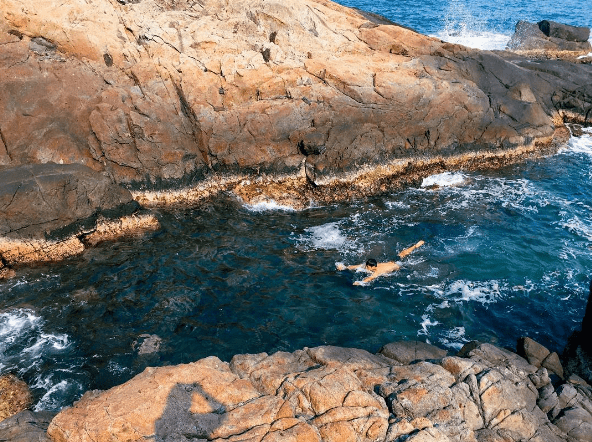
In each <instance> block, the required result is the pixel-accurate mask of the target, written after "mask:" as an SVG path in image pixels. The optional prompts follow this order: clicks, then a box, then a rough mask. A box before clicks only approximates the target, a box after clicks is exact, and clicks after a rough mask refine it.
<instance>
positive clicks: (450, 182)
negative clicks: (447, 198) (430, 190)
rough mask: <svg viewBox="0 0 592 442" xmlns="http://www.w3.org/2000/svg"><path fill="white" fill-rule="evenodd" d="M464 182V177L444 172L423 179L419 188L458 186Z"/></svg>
mask: <svg viewBox="0 0 592 442" xmlns="http://www.w3.org/2000/svg"><path fill="white" fill-rule="evenodd" d="M465 180H466V176H465V175H464V174H462V173H458V172H457V173H451V172H444V173H439V174H436V175H431V176H429V177H426V178H424V179H423V181H422V183H421V187H432V186H438V187H450V186H459V185H461V184H463V183H464V182H465Z"/></svg>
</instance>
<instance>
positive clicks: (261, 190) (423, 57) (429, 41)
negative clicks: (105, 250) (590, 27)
mask: <svg viewBox="0 0 592 442" xmlns="http://www.w3.org/2000/svg"><path fill="white" fill-rule="evenodd" d="M591 85H592V65H589V64H583V63H580V64H576V63H569V62H564V61H561V60H538V61H533V60H528V59H526V58H523V57H521V56H519V55H516V54H511V53H508V52H497V53H493V52H488V51H478V50H472V49H468V48H466V47H463V46H459V45H455V44H450V43H445V42H442V41H440V40H437V39H434V38H430V37H426V36H423V35H420V34H418V33H416V32H414V31H413V30H410V29H407V28H404V27H401V26H397V25H396V24H394V23H391V22H389V21H388V20H386V19H384V18H382V17H379V16H376V15H374V14H370V13H364V12H362V11H357V10H353V9H349V8H346V7H342V6H339V5H337V4H335V3H332V2H331V1H327V0H290V1H279V0H239V1H233V2H227V1H222V0H198V1H194V2H189V1H185V0H179V1H172V0H141V1H130V2H128V1H121V0H120V1H116V0H67V1H66V2H59V3H58V2H56V1H53V0H47V1H43V2H39V1H35V0H0V90H2V97H1V98H0V169H1V170H2V173H3V174H15V173H16V174H18V173H20V172H19V171H21V170H23V169H21V167H27V166H31V165H39V167H40V166H41V165H46V166H44V167H50V168H51V167H53V166H50V164H52V163H53V164H58V165H63V166H67V165H71V166H72V169H70V172H69V173H70V174H71V175H72V177H73V178H72V181H71V182H74V181H77V182H78V183H82V182H88V177H89V176H90V172H89V170H92V171H94V172H95V173H96V182H95V184H96V185H97V186H101V187H102V188H105V186H106V184H105V179H106V178H108V180H109V181H110V183H111V184H110V185H112V186H113V187H112V188H113V189H114V191H113V194H114V195H123V194H124V193H125V191H124V190H123V189H128V190H131V191H133V192H134V194H133V195H134V199H136V200H137V201H139V202H141V203H142V204H145V205H158V204H161V203H164V204H170V203H176V202H181V201H185V200H189V201H195V200H196V199H199V198H201V197H203V195H205V194H209V195H212V194H215V193H216V192H219V191H232V192H234V194H235V195H237V196H238V197H239V198H242V199H243V200H245V201H246V202H250V203H257V202H261V201H260V200H269V199H274V200H275V201H277V202H279V203H281V204H286V205H291V206H293V207H306V206H308V205H310V203H311V201H315V202H329V201H335V200H341V201H347V200H351V198H355V197H360V196H367V195H376V194H378V193H381V192H386V191H388V190H390V189H392V188H393V187H398V186H401V185H409V184H413V183H414V182H417V181H418V180H420V179H421V178H422V177H424V176H427V175H429V174H433V173H439V172H442V171H444V170H458V169H470V170H474V169H477V168H488V167H500V166H502V165H504V164H508V163H510V162H515V161H519V160H520V159H523V158H525V157H529V156H536V155H541V154H546V153H549V152H553V151H554V150H556V149H557V148H558V147H559V145H560V144H561V143H563V142H565V141H566V140H567V139H568V138H569V136H570V134H569V131H568V130H567V128H566V127H565V126H564V123H565V122H574V123H579V124H589V123H591V122H592V112H590V108H591V107H592V89H591V88H592V86H591ZM75 165H77V166H78V167H79V168H78V169H76V170H77V172H74V169H75V167H76V166H75ZM83 166H84V167H87V168H88V169H89V170H86V169H85V171H84V172H83V171H82V170H83V169H82V167H83ZM75 174H79V175H80V176H79V177H77V178H74V175H75ZM105 177H106V178H105ZM22 185H23V186H25V185H28V184H27V182H26V180H25V181H23V184H22ZM117 186H120V187H117ZM70 187H71V186H69V185H64V186H62V195H57V193H56V194H55V195H54V196H55V198H54V199H55V200H56V201H59V205H58V206H59V207H60V211H59V214H53V215H52V212H51V210H49V209H48V207H46V206H47V204H45V203H43V201H41V200H40V198H41V197H45V196H47V195H46V193H44V192H31V193H30V194H29V196H30V197H31V198H30V201H29V203H30V205H29V206H26V205H23V207H22V210H21V213H23V214H25V216H23V219H18V218H14V217H13V218H11V219H8V218H6V217H4V218H3V219H2V220H0V235H2V236H3V237H4V238H7V237H13V236H19V235H21V234H22V238H25V239H27V240H28V239H30V238H40V237H46V236H48V234H47V233H46V232H49V236H53V235H54V232H55V231H57V232H63V231H65V230H67V229H72V228H73V227H72V226H73V225H71V224H68V223H70V222H71V221H72V220H73V219H75V220H78V219H79V217H78V213H79V212H80V211H81V210H82V211H84V210H85V209H84V208H85V207H90V206H89V204H87V202H85V201H81V200H80V198H78V197H73V196H72V195H73V194H72V192H70V190H69V189H70ZM86 187H88V186H86ZM86 187H85V186H83V188H84V189H85V188H86ZM84 189H82V193H81V195H82V194H84V193H85V190H84ZM196 189H197V190H196ZM54 190H55V192H59V191H60V190H59V189H58V188H57V187H56V188H54ZM163 190H164V191H166V192H164V193H162V192H161V191H163ZM175 192H176V193H175ZM208 192H209V193H208ZM21 193H22V192H21ZM8 196H10V195H8ZM91 200H92V198H91ZM22 201H23V204H25V202H26V201H25V200H22ZM8 203H10V201H8V202H6V203H5V204H8ZM110 203H111V201H110V200H109V198H103V199H102V200H101V201H99V208H100V209H101V210H103V209H108V208H109V207H110ZM93 204H94V201H93V202H92V203H91V204H90V205H91V206H92V205H93ZM103 204H106V205H105V206H104V205H103ZM39 208H40V209H41V211H40V212H39V216H38V217H35V214H36V213H37V209H39ZM19 210H20V209H19ZM9 218H10V217H9ZM153 224H155V223H153ZM60 240H62V241H63V240H64V237H62V238H60ZM69 241H70V242H69V243H63V244H60V245H57V246H56V245H55V244H54V245H51V247H52V251H43V252H42V253H41V254H37V255H38V256H37V258H35V256H36V250H38V249H39V248H40V247H41V246H40V245H39V244H37V243H35V244H33V243H27V244H25V248H27V250H28V251H26V252H24V251H19V252H18V253H17V254H20V255H23V256H24V255H27V257H26V258H24V259H20V262H23V261H27V262H30V261H33V260H53V259H56V258H59V257H60V256H68V255H72V254H75V253H78V252H79V251H80V250H81V247H82V246H81V244H80V243H78V242H76V241H77V240H76V238H69ZM93 241H94V240H93ZM54 246H55V247H57V249H60V250H62V249H63V250H64V251H63V252H62V251H57V252H56V251H55V247H54ZM11 261H14V262H18V261H19V258H18V257H16V258H14V259H13V258H12V257H10V258H6V256H4V257H3V258H2V259H1V260H0V262H1V264H0V265H2V266H3V267H2V268H0V277H5V276H6V275H7V274H8V273H9V272H10V269H8V270H7V269H6V268H5V267H6V264H7V263H9V262H11ZM3 268H4V270H3ZM3 275H4V276H3Z"/></svg>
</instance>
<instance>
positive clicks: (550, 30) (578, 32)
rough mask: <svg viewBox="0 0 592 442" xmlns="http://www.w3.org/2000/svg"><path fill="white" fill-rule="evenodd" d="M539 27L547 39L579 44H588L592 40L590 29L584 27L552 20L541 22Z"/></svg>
mask: <svg viewBox="0 0 592 442" xmlns="http://www.w3.org/2000/svg"><path fill="white" fill-rule="evenodd" d="M537 25H538V27H539V29H540V30H541V31H542V32H543V34H545V35H546V36H547V37H555V38H560V39H562V40H567V41H579V42H586V41H588V39H589V38H590V28H587V27H584V26H570V25H566V24H563V23H557V22H554V21H551V20H541V21H540V22H538V23H537Z"/></svg>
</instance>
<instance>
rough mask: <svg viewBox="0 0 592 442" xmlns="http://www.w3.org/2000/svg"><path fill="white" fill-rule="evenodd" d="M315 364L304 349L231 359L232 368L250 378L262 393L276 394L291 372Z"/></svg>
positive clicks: (302, 369)
mask: <svg viewBox="0 0 592 442" xmlns="http://www.w3.org/2000/svg"><path fill="white" fill-rule="evenodd" d="M314 365H315V362H313V361H312V359H310V357H309V356H308V354H307V353H306V352H304V351H301V350H299V351H296V352H294V353H286V352H277V353H274V354H273V355H271V356H268V355H267V353H260V354H258V355H237V356H234V357H233V358H232V360H231V361H230V368H231V370H232V371H233V372H234V373H236V374H237V375H239V376H240V377H241V378H247V379H250V380H251V382H252V383H253V385H254V386H255V387H256V388H257V389H258V390H259V391H261V392H262V393H265V394H274V393H275V392H276V391H277V390H278V388H279V387H280V385H281V384H282V382H283V381H284V379H286V377H287V376H288V375H289V374H291V373H298V372H301V371H305V370H307V369H309V368H311V367H312V366H314Z"/></svg>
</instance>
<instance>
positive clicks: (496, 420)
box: [48, 343, 592, 442]
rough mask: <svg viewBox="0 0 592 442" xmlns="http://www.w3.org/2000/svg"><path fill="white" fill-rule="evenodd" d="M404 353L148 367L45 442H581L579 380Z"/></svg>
mask: <svg viewBox="0 0 592 442" xmlns="http://www.w3.org/2000/svg"><path fill="white" fill-rule="evenodd" d="M533 345H534V344H533ZM537 345H538V344H537ZM409 346H410V344H409V343H392V344H388V345H386V346H385V347H384V348H388V349H389V354H390V356H389V357H388V358H387V357H385V356H384V355H372V354H371V353H368V352H367V351H364V350H359V349H351V348H339V347H317V348H304V349H303V350H297V351H295V352H293V353H286V352H278V353H275V354H273V355H268V354H266V353H260V354H254V355H237V356H235V357H234V358H233V359H232V361H231V362H230V363H226V362H222V361H220V360H219V359H217V358H215V357H210V358H205V359H202V360H200V361H197V362H194V363H192V364H185V365H180V366H177V367H161V368H148V369H146V370H145V371H144V372H143V373H141V374H139V375H137V376H136V377H134V378H133V379H131V380H130V381H128V382H126V383H125V384H123V385H120V386H118V387H114V388H112V389H110V390H107V391H104V392H89V393H87V394H85V395H84V396H83V398H82V399H81V400H80V401H79V402H77V403H76V404H74V406H72V407H70V408H66V409H64V410H62V411H61V412H60V413H59V414H58V415H57V416H56V417H55V418H54V419H53V421H52V422H51V424H50V426H49V429H48V434H49V436H50V437H51V438H52V440H54V441H55V442H62V441H70V442H75V441H91V440H92V441H107V440H109V441H113V442H114V441H124V440H153V441H173V440H175V441H190V440H213V441H218V442H222V441H228V440H236V441H238V440H249V441H257V442H260V441H261V442H263V441H265V442H269V441H286V440H288V441H302V442H304V441H335V442H342V441H346V440H352V441H354V440H355V441H376V442H378V441H389V442H392V441H402V440H407V441H412V440H415V441H425V440H430V441H432V440H433V441H457V442H467V441H469V442H470V441H475V442H488V441H493V440H500V441H501V440H504V441H509V442H518V441H524V440H532V441H557V442H559V441H565V442H567V441H569V442H573V441H587V440H589V439H587V437H588V436H589V434H591V433H590V432H589V422H592V415H591V414H590V413H591V412H592V403H590V398H591V397H592V388H591V387H590V386H589V385H588V384H586V383H585V382H583V381H581V382H579V383H578V384H571V383H563V384H560V385H559V386H557V387H555V386H554V385H553V384H552V383H551V381H550V379H549V376H548V375H547V374H546V369H545V368H541V369H538V370H537V367H535V366H533V365H531V364H529V363H528V362H527V361H526V360H524V359H522V358H521V357H520V356H518V355H517V354H514V353H512V352H510V351H508V350H504V349H500V348H497V347H495V346H493V345H490V344H481V343H473V344H472V345H470V346H468V347H466V348H465V349H464V351H463V352H461V353H460V354H461V355H462V356H445V357H443V358H431V362H428V361H418V362H415V363H408V364H403V365H401V363H400V362H398V361H399V360H403V359H408V358H409V357H408V353H409ZM421 347H422V346H420V345H419V344H418V343H416V345H415V348H421ZM396 349H401V351H400V352H398V351H397V350H396ZM423 350H425V351H427V353H426V354H429V355H430V356H432V355H437V356H442V353H445V351H443V350H440V352H438V351H436V350H437V349H435V348H432V347H431V346H426V347H425V348H423ZM383 353H384V352H383ZM416 359H421V358H420V357H417V358H416Z"/></svg>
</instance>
